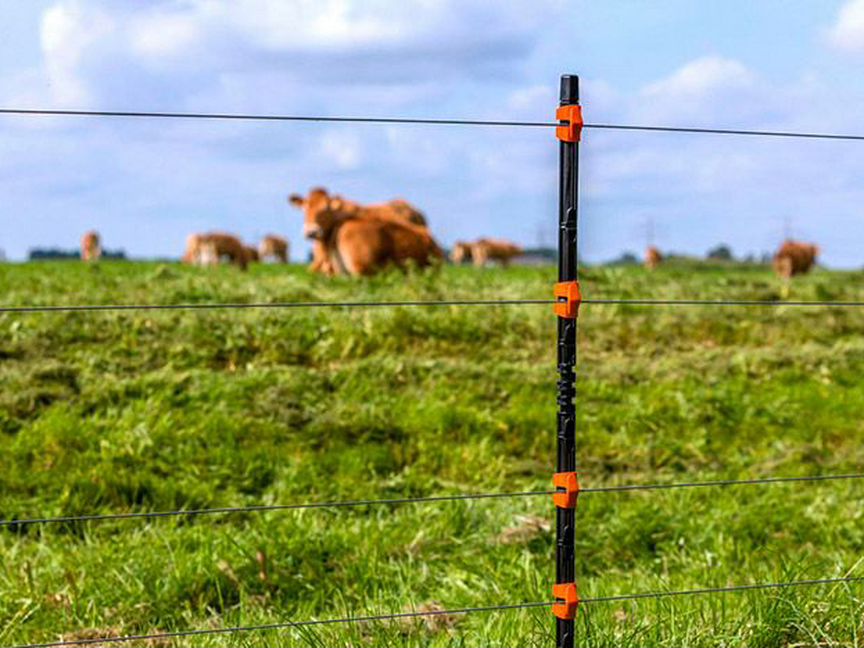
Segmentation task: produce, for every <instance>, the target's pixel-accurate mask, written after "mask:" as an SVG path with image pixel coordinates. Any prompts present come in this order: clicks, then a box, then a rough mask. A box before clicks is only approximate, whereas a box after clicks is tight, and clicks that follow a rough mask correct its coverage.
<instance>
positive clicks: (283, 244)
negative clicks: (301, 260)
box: [258, 234, 288, 263]
mask: <svg viewBox="0 0 864 648" xmlns="http://www.w3.org/2000/svg"><path fill="white" fill-rule="evenodd" d="M258 256H259V257H260V260H261V261H266V260H267V259H275V260H276V261H278V262H279V263H288V241H286V240H285V239H284V238H282V237H281V236H276V235H275V234H268V235H267V236H265V237H264V238H263V239H262V240H261V243H260V244H259V245H258Z"/></svg>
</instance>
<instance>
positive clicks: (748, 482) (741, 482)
mask: <svg viewBox="0 0 864 648" xmlns="http://www.w3.org/2000/svg"><path fill="white" fill-rule="evenodd" d="M846 479H864V473H850V474H847V475H812V476H804V477H764V478H758V479H716V480H713V481H704V482H675V483H672V484H625V485H623V486H601V487H598V488H582V489H580V490H579V492H580V493H621V492H625V491H651V490H672V489H676V488H714V487H719V486H754V485H764V484H788V483H793V482H820V481H838V480H846Z"/></svg>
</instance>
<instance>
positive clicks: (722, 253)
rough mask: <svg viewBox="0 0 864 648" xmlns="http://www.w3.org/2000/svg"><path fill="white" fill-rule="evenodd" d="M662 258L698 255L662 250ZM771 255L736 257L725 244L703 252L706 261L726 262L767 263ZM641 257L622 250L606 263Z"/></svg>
mask: <svg viewBox="0 0 864 648" xmlns="http://www.w3.org/2000/svg"><path fill="white" fill-rule="evenodd" d="M662 254H663V259H664V260H665V261H675V260H684V261H686V260H691V261H692V260H694V259H697V258H698V257H694V256H692V255H688V254H682V253H680V252H674V251H669V252H662ZM772 258H773V255H772V254H771V253H770V252H762V253H760V254H753V253H750V254H747V255H745V256H742V257H736V256H735V254H734V253H733V252H732V248H730V247H729V246H728V245H726V244H721V245H718V246H716V247H713V248H711V249H710V250H708V252H706V253H705V259H707V260H708V261H728V262H737V263H761V264H768V263H771V259H772ZM642 261H643V259H642V258H641V257H639V256H637V255H636V254H635V253H634V252H624V253H622V254H621V256H619V257H618V258H617V259H613V260H612V261H610V262H609V263H608V265H638V264H641V263H642Z"/></svg>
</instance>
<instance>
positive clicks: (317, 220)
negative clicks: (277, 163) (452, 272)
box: [288, 189, 444, 276]
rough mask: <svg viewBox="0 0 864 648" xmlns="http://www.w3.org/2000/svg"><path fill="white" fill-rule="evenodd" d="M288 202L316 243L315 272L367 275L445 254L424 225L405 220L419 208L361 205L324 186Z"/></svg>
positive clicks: (430, 259) (426, 261)
mask: <svg viewBox="0 0 864 648" xmlns="http://www.w3.org/2000/svg"><path fill="white" fill-rule="evenodd" d="M288 200H289V202H290V203H291V204H292V205H294V206H295V207H298V208H300V209H302V210H303V212H304V216H305V222H304V225H303V231H304V234H305V236H306V238H309V239H312V240H313V241H314V242H315V244H314V246H313V263H312V269H313V270H315V271H318V272H324V273H326V274H349V275H353V276H360V275H371V274H374V273H375V272H377V271H378V270H380V269H382V268H384V267H386V266H387V265H390V264H393V265H396V266H397V267H400V268H405V267H406V265H407V264H408V262H409V261H413V262H415V263H417V264H418V265H420V266H426V265H429V264H430V263H432V262H433V261H434V260H436V259H442V258H443V257H444V253H443V252H442V251H441V248H440V247H439V246H438V244H437V243H436V242H435V240H434V239H433V238H432V236H431V235H430V234H429V231H428V230H427V229H426V227H423V226H420V225H417V224H414V223H412V222H410V220H409V218H410V216H411V214H416V213H419V212H417V211H416V210H414V209H413V208H411V207H410V205H407V203H404V202H403V201H396V202H397V205H396V206H395V207H393V206H392V203H387V205H376V206H372V207H362V206H360V205H358V204H357V203H352V202H350V201H346V200H345V199H343V198H341V197H339V196H330V195H329V194H328V193H327V191H326V190H324V189H313V190H312V191H310V192H309V196H308V197H307V198H303V197H302V196H299V195H297V194H292V195H291V196H290V197H289V198H288ZM388 205H390V206H391V207H390V208H388ZM406 206H407V207H406ZM424 222H425V219H424Z"/></svg>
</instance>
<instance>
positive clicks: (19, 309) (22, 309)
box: [0, 299, 554, 314]
mask: <svg viewBox="0 0 864 648" xmlns="http://www.w3.org/2000/svg"><path fill="white" fill-rule="evenodd" d="M553 303H554V300H551V299H445V300H406V301H362V302H345V301H339V302H333V301H318V302H274V303H266V302H258V303H250V304H242V303H235V304H82V305H78V306H76V305H71V306H0V313H18V314H22V313H66V312H68V313H78V312H91V311H154V310H234V309H265V308H273V309H284V308H380V307H386V306H519V305H526V304H546V305H549V304H553Z"/></svg>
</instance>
